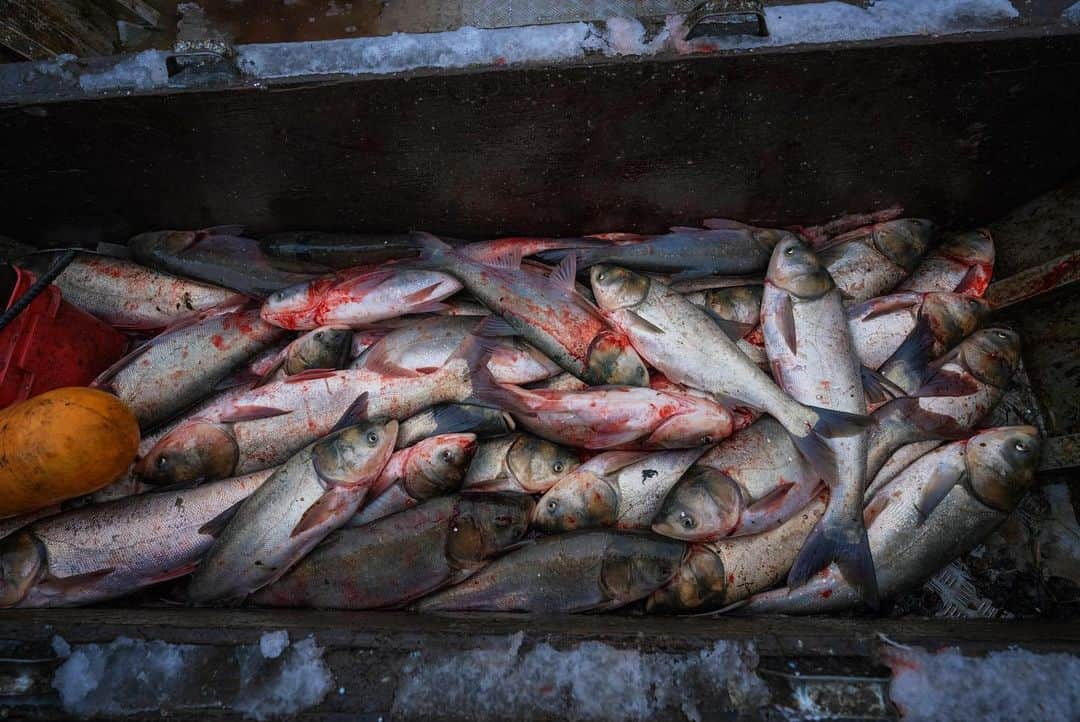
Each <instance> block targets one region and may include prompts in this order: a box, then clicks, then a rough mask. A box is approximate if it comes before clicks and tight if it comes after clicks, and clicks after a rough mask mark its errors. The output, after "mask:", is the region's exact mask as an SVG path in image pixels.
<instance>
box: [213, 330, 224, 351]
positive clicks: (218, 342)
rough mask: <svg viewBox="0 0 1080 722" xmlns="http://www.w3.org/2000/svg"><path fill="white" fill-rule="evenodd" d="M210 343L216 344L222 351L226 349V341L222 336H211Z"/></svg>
mask: <svg viewBox="0 0 1080 722" xmlns="http://www.w3.org/2000/svg"><path fill="white" fill-rule="evenodd" d="M210 343H212V344H214V347H215V348H219V349H220V348H224V347H225V339H223V338H222V337H221V334H217V333H215V334H214V335H213V336H211V337H210Z"/></svg>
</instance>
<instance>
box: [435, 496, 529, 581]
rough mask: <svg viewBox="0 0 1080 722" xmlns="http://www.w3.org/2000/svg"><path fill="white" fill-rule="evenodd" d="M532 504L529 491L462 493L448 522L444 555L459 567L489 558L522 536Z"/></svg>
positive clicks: (527, 528) (526, 528) (527, 527)
mask: <svg viewBox="0 0 1080 722" xmlns="http://www.w3.org/2000/svg"><path fill="white" fill-rule="evenodd" d="M535 505H536V504H535V502H534V501H533V499H532V497H531V496H529V495H528V494H512V493H506V492H476V493H468V494H462V495H461V497H460V499H459V500H458V502H457V504H456V505H455V511H454V517H453V519H452V520H451V523H450V535H449V537H448V539H447V546H446V552H447V556H448V557H449V558H450V559H451V560H452V561H453V562H456V563H457V565H458V566H459V568H463V567H467V566H468V565H469V563H470V562H471V563H473V564H475V563H476V562H482V561H484V560H486V559H490V558H491V557H493V556H495V555H496V554H498V553H499V552H501V551H502V550H503V549H506V548H507V547H508V546H510V545H511V544H515V543H517V542H518V541H520V540H521V539H522V538H523V537H524V536H525V534H526V532H528V530H529V520H530V519H532V515H533V508H534V507H535Z"/></svg>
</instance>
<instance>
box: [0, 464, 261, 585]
mask: <svg viewBox="0 0 1080 722" xmlns="http://www.w3.org/2000/svg"><path fill="white" fill-rule="evenodd" d="M269 475H270V472H268V471H263V472H256V473H254V474H249V475H247V476H243V477H239V478H235V479H224V480H222V481H218V482H215V483H213V484H205V485H203V486H200V487H196V488H191V489H182V490H179V491H162V492H155V493H149V494H140V495H139V496H131V497H128V498H125V499H120V500H118V501H111V502H106V503H103V504H95V505H93V506H85V507H82V508H79V509H74V510H72V511H67V512H64V513H61V514H57V515H56V516H51V517H48V518H46V519H42V520H40V521H38V522H35V523H33V524H32V525H30V526H29V527H26V528H24V529H23V530H22V531H19V532H17V533H16V534H14V535H12V536H10V537H8V538H6V539H5V540H4V541H3V542H0V580H2V581H0V606H4V607H62V606H63V607H67V606H75V605H79V604H90V603H93V602H100V601H104V600H107V599H115V598H117V597H122V596H124V595H125V594H130V593H132V592H135V591H138V590H139V589H142V588H144V587H148V586H150V585H152V584H158V583H159V582H164V581H167V580H170V579H176V578H177V577H182V576H184V575H186V574H190V573H191V572H192V571H193V570H194V569H195V567H196V565H197V564H198V563H199V559H200V558H201V557H202V555H203V554H204V553H205V552H206V550H207V549H209V548H210V545H211V544H212V543H213V541H214V535H215V534H217V533H219V532H220V525H219V524H217V523H216V520H219V519H220V518H221V515H222V514H225V513H227V511H228V510H229V509H231V508H233V507H235V505H236V504H238V503H239V502H241V501H242V500H243V499H245V498H246V497H247V496H248V495H249V494H251V493H252V492H253V491H255V489H257V488H258V487H259V485H260V484H262V483H263V481H264V480H265V479H266V478H267V477H268V476H269Z"/></svg>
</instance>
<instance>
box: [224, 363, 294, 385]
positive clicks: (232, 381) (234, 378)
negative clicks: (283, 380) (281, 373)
mask: <svg viewBox="0 0 1080 722" xmlns="http://www.w3.org/2000/svg"><path fill="white" fill-rule="evenodd" d="M283 361H284V358H282V360H281V361H275V362H274V365H273V366H271V367H270V370H269V371H267V372H266V373H265V374H263V375H261V376H260V375H259V374H257V373H255V372H254V371H252V370H251V367H250V366H247V365H246V364H245V365H242V366H240V367H238V368H236V369H233V370H232V371H231V372H229V373H228V374H226V375H225V376H222V377H221V380H220V381H218V382H217V383H216V384H214V391H228V390H229V389H235V388H237V387H239V386H246V385H247V384H253V385H255V386H261V385H262V384H264V383H266V382H267V381H269V380H270V376H271V375H272V374H273V373H274V372H275V371H277V370H278V369H279V368H280V367H281V364H282V363H283Z"/></svg>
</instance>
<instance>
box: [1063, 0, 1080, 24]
mask: <svg viewBox="0 0 1080 722" xmlns="http://www.w3.org/2000/svg"><path fill="white" fill-rule="evenodd" d="M1061 18H1062V19H1063V20H1064V21H1065V22H1068V23H1080V2H1077V3H1073V4H1072V5H1070V6H1069V7H1067V8H1065V9H1064V10H1062V11H1061Z"/></svg>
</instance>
